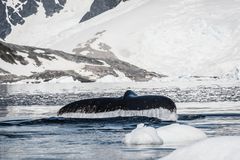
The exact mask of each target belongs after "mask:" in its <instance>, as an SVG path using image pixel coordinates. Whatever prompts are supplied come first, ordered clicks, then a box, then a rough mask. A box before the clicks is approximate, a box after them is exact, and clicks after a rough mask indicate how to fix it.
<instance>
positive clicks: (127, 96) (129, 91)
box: [123, 90, 138, 99]
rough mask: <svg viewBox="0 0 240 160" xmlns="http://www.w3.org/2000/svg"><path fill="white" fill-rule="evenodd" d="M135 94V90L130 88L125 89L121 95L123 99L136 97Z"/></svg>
mask: <svg viewBox="0 0 240 160" xmlns="http://www.w3.org/2000/svg"><path fill="white" fill-rule="evenodd" d="M137 96H138V95H137V94H136V93H135V92H133V91H132V90H127V91H126V92H125V93H124V95H123V99H126V98H131V97H137Z"/></svg>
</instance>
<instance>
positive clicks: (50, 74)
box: [28, 70, 94, 82]
mask: <svg viewBox="0 0 240 160" xmlns="http://www.w3.org/2000/svg"><path fill="white" fill-rule="evenodd" d="M64 76H68V77H72V78H73V80H77V81H80V82H94V81H92V80H90V79H89V78H88V77H84V76H81V75H79V74H78V73H76V72H74V71H72V70H67V71H57V70H46V71H44V72H41V73H35V74H33V75H32V76H29V77H28V79H36V80H43V81H44V82H48V81H50V80H52V79H54V78H61V77H64Z"/></svg>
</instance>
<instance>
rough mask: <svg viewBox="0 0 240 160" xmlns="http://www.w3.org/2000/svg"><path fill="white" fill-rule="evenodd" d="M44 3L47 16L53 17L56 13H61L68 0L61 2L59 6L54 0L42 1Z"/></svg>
mask: <svg viewBox="0 0 240 160" xmlns="http://www.w3.org/2000/svg"><path fill="white" fill-rule="evenodd" d="M42 3H43V7H44V9H45V14H46V16H53V14H54V13H59V12H60V11H61V10H62V9H63V7H64V5H65V3H66V0H61V1H59V4H58V3H55V1H53V0H52V1H51V0H42Z"/></svg>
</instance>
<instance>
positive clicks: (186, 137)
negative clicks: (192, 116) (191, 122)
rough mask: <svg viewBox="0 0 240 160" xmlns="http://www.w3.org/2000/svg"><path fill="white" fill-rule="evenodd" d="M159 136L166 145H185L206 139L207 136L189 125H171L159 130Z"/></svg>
mask: <svg viewBox="0 0 240 160" xmlns="http://www.w3.org/2000/svg"><path fill="white" fill-rule="evenodd" d="M156 130H157V133H158V136H159V137H161V138H162V139H163V143H164V144H184V143H189V142H192V141H197V140H201V139H204V138H206V137H207V136H206V134H205V133H204V132H203V131H202V130H200V129H197V128H194V127H192V126H187V125H180V124H177V123H176V124H171V125H167V126H164V127H160V128H157V129H156Z"/></svg>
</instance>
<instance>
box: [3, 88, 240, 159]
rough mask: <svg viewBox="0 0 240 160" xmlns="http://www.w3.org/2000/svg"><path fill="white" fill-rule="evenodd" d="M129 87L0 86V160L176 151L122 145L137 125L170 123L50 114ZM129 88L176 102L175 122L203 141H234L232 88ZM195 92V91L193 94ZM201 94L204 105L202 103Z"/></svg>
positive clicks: (239, 110) (238, 124)
mask: <svg viewBox="0 0 240 160" xmlns="http://www.w3.org/2000/svg"><path fill="white" fill-rule="evenodd" d="M129 86H130V85H126V84H123V85H120V86H117V87H114V85H112V86H108V88H107V89H106V88H105V87H98V86H97V85H95V84H93V85H92V86H91V85H88V86H87V87H86V86H84V85H82V84H78V85H76V84H68V85H66V84H65V85H62V84H61V85H60V84H56V85H55V86H54V85H51V86H49V85H46V84H45V85H43V84H38V85H37V84H36V85H28V86H26V85H2V86H0V89H1V91H0V95H1V99H0V159H4V160H5V159H6V160H7V159H26V160H27V159H38V160H39V159H51V160H52V159H97V160H105V159H126V160H131V159H134V160H135V159H137V160H138V159H157V158H160V157H163V156H165V155H167V154H169V153H170V152H172V151H173V150H174V149H175V148H176V147H179V146H174V145H173V146H166V145H162V146H158V145H155V146H147V145H145V146H144V145H142V146H127V145H125V144H124V143H122V139H123V138H124V135H125V134H126V133H129V132H130V131H131V130H133V129H134V128H135V127H136V125H137V124H139V123H145V124H146V125H149V126H153V127H160V126H164V125H168V124H171V123H175V122H162V121H161V120H159V119H156V118H148V117H115V118H105V119H79V118H64V117H57V115H56V113H57V110H58V109H59V108H60V107H61V106H62V105H64V104H65V103H68V102H69V101H73V100H79V99H82V98H86V97H99V96H118V95H120V94H122V93H123V92H124V90H126V89H129ZM133 88H134V89H135V90H137V93H140V94H160V93H162V94H163V93H165V94H164V95H166V94H167V95H168V96H170V97H171V98H173V99H174V100H175V101H176V102H178V103H177V107H178V114H179V118H178V123H182V124H187V125H191V126H194V127H197V128H200V129H202V130H203V131H204V132H205V133H206V134H207V135H208V136H220V135H238V136H240V103H239V99H238V98H239V94H240V91H239V88H238V87H237V86H236V85H233V86H227V87H226V86H224V87H222V86H218V87H216V85H213V86H201V87H200V86H193V88H192V89H191V88H177V87H172V86H170V87H161V86H160V87H156V86H155V87H153V86H150V87H146V86H142V85H140V86H134V87H133ZM176 88H177V89H176ZM197 88H198V89H199V88H201V92H200V91H198V93H197V94H196V90H197ZM204 88H205V89H204ZM209 88H210V89H209ZM194 90H195V92H194ZM219 91H221V92H220V93H221V94H220V95H219ZM209 92H210V93H209ZM178 94H179V95H181V96H179V97H178V96H177V95H178ZM183 94H185V95H186V97H184V96H182V95H183ZM206 95H208V96H207V97H208V100H207V101H203V100H204V99H205V97H206ZM224 97H227V98H224Z"/></svg>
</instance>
